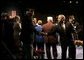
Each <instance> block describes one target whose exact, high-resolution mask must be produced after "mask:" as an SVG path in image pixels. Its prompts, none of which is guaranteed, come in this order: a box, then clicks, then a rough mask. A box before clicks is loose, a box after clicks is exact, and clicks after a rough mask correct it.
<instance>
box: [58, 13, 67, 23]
mask: <svg viewBox="0 0 84 60" xmlns="http://www.w3.org/2000/svg"><path fill="white" fill-rule="evenodd" d="M58 18H61V19H59V20H58V22H60V21H61V20H62V19H64V20H65V19H66V18H65V16H64V15H63V14H60V15H58Z"/></svg>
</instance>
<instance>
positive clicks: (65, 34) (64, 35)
mask: <svg viewBox="0 0 84 60" xmlns="http://www.w3.org/2000/svg"><path fill="white" fill-rule="evenodd" d="M56 32H58V33H59V35H60V41H61V42H62V41H66V42H67V41H68V42H70V41H72V40H73V38H72V33H73V32H74V28H73V26H72V25H71V24H70V23H69V22H67V23H65V30H64V29H63V27H62V24H61V23H59V24H58V25H55V26H54V27H53V28H52V30H51V31H50V32H49V33H48V35H52V34H53V33H56Z"/></svg>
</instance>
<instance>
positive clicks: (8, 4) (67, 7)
mask: <svg viewBox="0 0 84 60" xmlns="http://www.w3.org/2000/svg"><path fill="white" fill-rule="evenodd" d="M70 1H72V3H70ZM76 1H78V4H77V3H76ZM0 3H1V11H7V10H8V9H17V10H18V11H19V12H24V11H26V10H27V9H28V8H33V9H35V12H37V13H40V14H44V15H48V14H53V15H58V14H65V15H72V14H73V15H75V16H76V18H77V20H78V21H79V22H80V23H82V22H83V1H82V0H38V1H37V0H17V1H16V0H2V1H1V2H0Z"/></svg>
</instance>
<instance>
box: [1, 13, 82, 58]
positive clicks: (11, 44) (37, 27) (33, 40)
mask: <svg viewBox="0 0 84 60" xmlns="http://www.w3.org/2000/svg"><path fill="white" fill-rule="evenodd" d="M46 21H47V22H46V23H45V24H43V23H42V22H43V21H42V20H37V18H32V12H28V13H27V14H25V15H24V16H23V18H21V17H20V16H18V15H16V16H15V17H13V18H11V17H10V16H9V15H8V14H7V13H3V14H1V20H0V26H1V29H0V32H1V39H0V40H1V43H2V45H3V46H4V47H5V50H7V51H8V52H9V55H10V56H12V58H13V59H35V57H36V56H38V57H37V58H39V59H44V53H45V52H44V44H45V45H46V53H47V58H48V59H51V58H52V57H51V52H50V47H51V46H52V48H53V49H52V50H53V56H54V59H57V56H58V54H57V47H56V46H57V45H58V44H59V41H60V44H61V49H62V54H61V55H62V59H66V51H67V47H69V59H76V47H75V44H74V41H75V40H77V39H79V36H78V33H79V32H81V31H83V30H82V28H81V27H80V24H79V23H78V22H77V21H76V19H75V16H74V15H70V16H69V17H68V19H66V16H65V15H63V14H59V15H58V16H57V21H56V23H54V22H53V18H47V20H46ZM59 36H60V39H58V37H59ZM58 40H59V41H58ZM81 40H83V39H82V38H81ZM1 54H4V55H3V56H2V58H3V57H4V56H5V53H3V52H1ZM34 56H35V57H34ZM3 59H4V58H3Z"/></svg>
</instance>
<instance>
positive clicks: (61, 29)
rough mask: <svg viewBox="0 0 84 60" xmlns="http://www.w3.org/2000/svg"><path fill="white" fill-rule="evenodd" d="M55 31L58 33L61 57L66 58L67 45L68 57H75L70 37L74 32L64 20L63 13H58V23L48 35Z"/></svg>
mask: <svg viewBox="0 0 84 60" xmlns="http://www.w3.org/2000/svg"><path fill="white" fill-rule="evenodd" d="M56 32H58V33H59V35H60V42H61V48H62V59H66V51H67V46H69V58H72V59H75V54H76V51H75V45H74V41H73V38H72V33H73V32H74V29H73V26H72V25H71V24H70V22H65V16H64V15H58V24H57V25H55V26H54V27H53V29H52V30H51V31H50V32H49V33H48V35H49V34H54V33H56Z"/></svg>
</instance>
